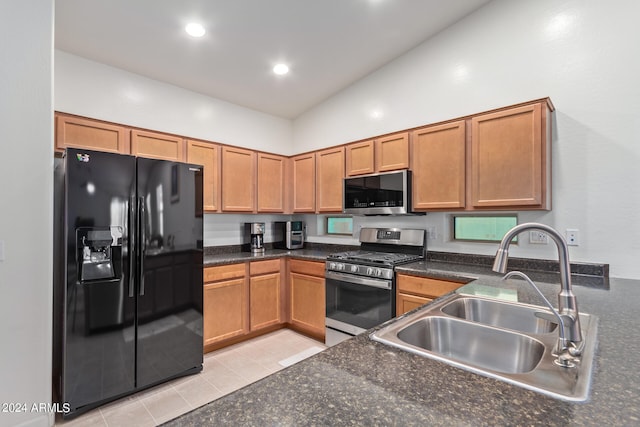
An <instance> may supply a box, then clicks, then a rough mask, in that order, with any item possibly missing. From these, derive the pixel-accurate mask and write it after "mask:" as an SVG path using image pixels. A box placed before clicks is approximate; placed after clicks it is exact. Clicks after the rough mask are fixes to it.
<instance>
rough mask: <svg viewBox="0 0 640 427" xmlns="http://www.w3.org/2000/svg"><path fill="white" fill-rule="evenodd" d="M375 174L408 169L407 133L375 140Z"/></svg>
mask: <svg viewBox="0 0 640 427" xmlns="http://www.w3.org/2000/svg"><path fill="white" fill-rule="evenodd" d="M375 160H376V172H387V171H393V170H398V169H408V168H409V132H400V133H395V134H393V135H388V136H385V137H382V138H377V139H376V156H375Z"/></svg>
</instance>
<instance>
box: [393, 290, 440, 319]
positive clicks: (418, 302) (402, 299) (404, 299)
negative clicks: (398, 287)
mask: <svg viewBox="0 0 640 427" xmlns="http://www.w3.org/2000/svg"><path fill="white" fill-rule="evenodd" d="M431 301H433V299H431V298H426V297H419V296H416V295H408V294H403V293H400V292H398V294H397V295H396V316H400V315H401V314H404V313H406V312H408V311H411V310H413V309H415V308H418V307H421V306H423V305H425V304H427V303H429V302H431Z"/></svg>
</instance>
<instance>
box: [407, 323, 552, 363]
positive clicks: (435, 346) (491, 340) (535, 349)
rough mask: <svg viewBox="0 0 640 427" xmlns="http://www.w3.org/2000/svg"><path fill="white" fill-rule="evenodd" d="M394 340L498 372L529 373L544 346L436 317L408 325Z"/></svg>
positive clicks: (502, 333) (540, 355) (532, 341)
mask: <svg viewBox="0 0 640 427" xmlns="http://www.w3.org/2000/svg"><path fill="white" fill-rule="evenodd" d="M398 339H399V340H400V341H402V342H405V343H407V344H409V345H411V346H413V347H419V348H421V349H425V350H428V351H431V352H433V353H437V354H440V355H442V356H444V357H449V358H451V359H455V360H457V361H459V362H462V363H467V364H473V365H475V366H477V367H479V368H483V369H491V370H493V371H496V372H502V373H522V372H530V371H532V370H533V369H534V368H535V367H536V366H537V365H538V363H539V362H540V359H541V358H542V355H543V354H544V344H542V343H541V342H540V341H537V340H535V339H533V338H530V337H528V336H526V335H521V334H513V333H511V332H508V331H502V330H500V329H494V328H487V327H485V326H482V325H478V324H473V323H468V322H463V321H461V320H457V319H452V318H447V317H439V316H429V317H425V318H422V319H420V320H418V321H416V322H414V323H412V324H410V325H409V326H407V327H406V328H403V329H402V330H400V331H399V332H398Z"/></svg>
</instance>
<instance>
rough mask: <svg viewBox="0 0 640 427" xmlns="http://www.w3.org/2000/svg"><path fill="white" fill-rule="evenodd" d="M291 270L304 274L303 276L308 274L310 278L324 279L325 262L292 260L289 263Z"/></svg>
mask: <svg viewBox="0 0 640 427" xmlns="http://www.w3.org/2000/svg"><path fill="white" fill-rule="evenodd" d="M289 268H290V269H291V271H292V272H294V273H302V274H307V275H309V276H317V277H324V263H323V262H315V261H303V260H300V259H292V260H290V261H289Z"/></svg>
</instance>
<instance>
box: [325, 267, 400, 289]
mask: <svg viewBox="0 0 640 427" xmlns="http://www.w3.org/2000/svg"><path fill="white" fill-rule="evenodd" d="M325 279H334V280H339V281H341V282H347V283H355V284H356V285H364V286H371V287H374V288H381V289H391V280H379V279H369V278H367V277H360V276H354V275H352V274H344V273H336V272H334V271H327V272H326V273H325Z"/></svg>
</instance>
